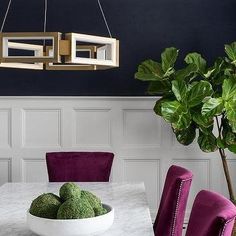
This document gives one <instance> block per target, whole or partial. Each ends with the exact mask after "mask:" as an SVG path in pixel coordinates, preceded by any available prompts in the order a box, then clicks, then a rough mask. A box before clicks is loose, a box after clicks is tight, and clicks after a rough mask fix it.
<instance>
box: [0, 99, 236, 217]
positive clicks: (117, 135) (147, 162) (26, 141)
mask: <svg viewBox="0 0 236 236" xmlns="http://www.w3.org/2000/svg"><path fill="white" fill-rule="evenodd" d="M157 99H158V98H157V97H0V185H1V184H3V183H5V182H11V181H13V182H21V181H23V182H42V181H43V182H44V181H47V170H46V163H45V153H46V152H48V151H111V152H114V153H115V159H114V165H113V170H112V176H111V180H112V181H114V182H118V181H135V182H137V181H143V182H144V183H145V187H146V191H147V198H148V201H149V204H150V211H151V215H152V217H153V218H154V217H155V215H156V210H157V208H158V204H159V201H160V196H161V192H162V188H163V184H164V180H165V176H166V172H167V170H168V168H169V166H170V165H172V164H176V165H181V166H183V167H186V168H188V169H190V170H192V171H193V173H194V181H193V184H192V190H191V194H190V199H189V203H188V208H187V218H188V215H189V212H190V209H191V204H192V202H193V199H194V197H195V195H196V193H197V192H198V191H199V190H201V189H212V190H215V191H218V192H221V193H223V194H225V195H226V196H227V189H226V187H225V186H226V185H225V180H224V176H223V171H222V166H221V162H220V158H219V156H218V153H210V154H206V153H203V152H201V151H200V150H199V148H198V146H197V144H196V143H194V144H192V145H190V146H188V147H184V146H182V145H180V144H178V142H177V141H176V140H175V137H174V136H173V134H172V131H171V129H170V126H169V125H168V124H166V123H165V122H164V121H163V120H162V119H161V118H160V117H158V116H156V115H155V113H154V112H153V106H154V104H155V102H156V100H157ZM229 166H230V170H231V173H232V178H233V179H236V172H235V171H233V169H235V166H236V159H235V157H234V156H233V155H231V156H230V160H229ZM187 218H186V221H187Z"/></svg>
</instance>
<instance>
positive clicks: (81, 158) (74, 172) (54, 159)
mask: <svg viewBox="0 0 236 236" xmlns="http://www.w3.org/2000/svg"><path fill="white" fill-rule="evenodd" d="M113 158H114V154H113V153H109V152H51V153H47V154H46V162H47V169H48V177H49V182H67V181H72V182H108V181H109V177H110V172H111V167H112V162H113Z"/></svg>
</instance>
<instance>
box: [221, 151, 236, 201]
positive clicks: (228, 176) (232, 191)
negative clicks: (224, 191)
mask: <svg viewBox="0 0 236 236" xmlns="http://www.w3.org/2000/svg"><path fill="white" fill-rule="evenodd" d="M219 153H220V156H221V161H222V164H223V169H224V174H225V178H226V182H227V186H228V191H229V197H230V200H231V201H232V202H234V200H235V196H234V190H233V186H232V181H231V177H230V173H229V167H228V163H227V160H226V155H225V152H224V149H221V148H219Z"/></svg>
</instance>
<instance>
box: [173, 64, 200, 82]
mask: <svg viewBox="0 0 236 236" xmlns="http://www.w3.org/2000/svg"><path fill="white" fill-rule="evenodd" d="M197 71H198V68H197V66H196V65H195V64H189V65H187V66H186V67H185V68H183V69H181V70H178V71H176V72H175V78H176V80H186V81H191V80H192V79H194V78H195V77H196V76H197V74H196V72H197Z"/></svg>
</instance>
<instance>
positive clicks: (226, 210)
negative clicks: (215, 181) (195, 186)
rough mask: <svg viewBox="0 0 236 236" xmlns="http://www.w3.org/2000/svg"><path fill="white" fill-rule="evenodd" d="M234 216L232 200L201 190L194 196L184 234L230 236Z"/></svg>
mask: <svg viewBox="0 0 236 236" xmlns="http://www.w3.org/2000/svg"><path fill="white" fill-rule="evenodd" d="M235 216H236V207H235V206H234V204H233V203H232V202H230V201H229V200H228V199H226V198H225V197H223V196H221V195H219V194H217V193H213V192H210V191H206V190H202V191H201V192H199V193H198V195H197V196H196V198H195V201H194V204H193V208H192V212H191V215H190V219H189V224H188V229H187V233H186V236H231V233H232V229H233V226H234V219H235Z"/></svg>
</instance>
